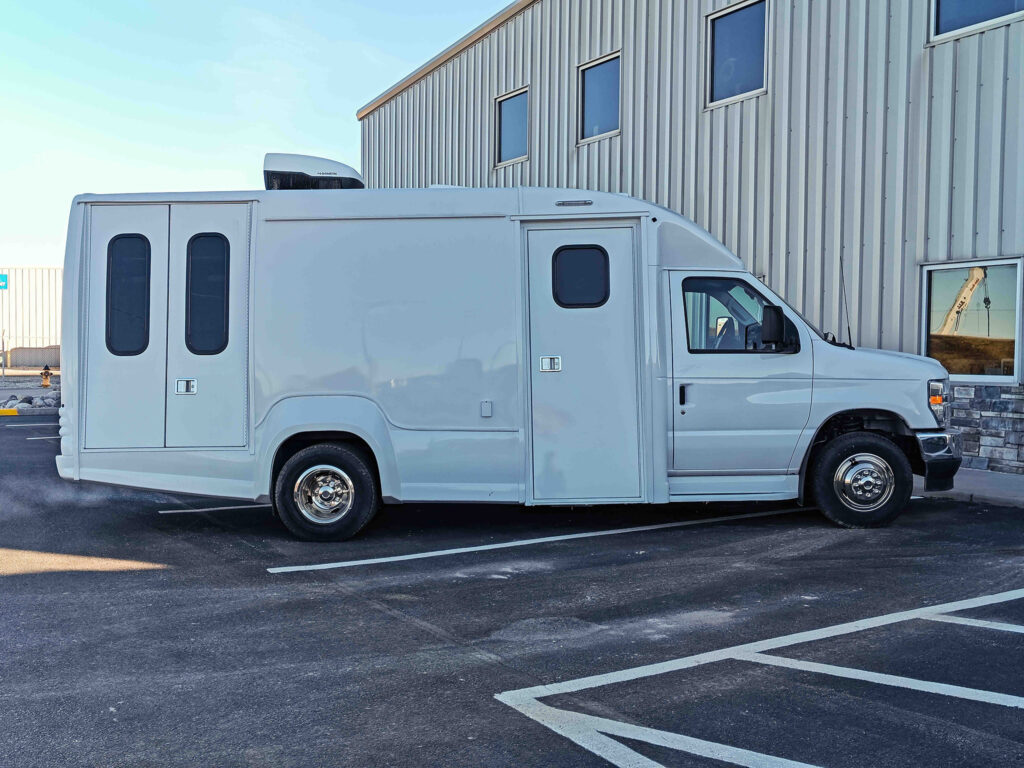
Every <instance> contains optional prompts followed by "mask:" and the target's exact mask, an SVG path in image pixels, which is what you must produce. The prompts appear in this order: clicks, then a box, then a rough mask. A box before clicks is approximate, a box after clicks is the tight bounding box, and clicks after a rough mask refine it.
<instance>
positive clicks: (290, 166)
mask: <svg viewBox="0 0 1024 768" xmlns="http://www.w3.org/2000/svg"><path fill="white" fill-rule="evenodd" d="M263 182H264V184H265V185H266V187H267V189H363V188H364V187H365V186H366V185H365V184H364V183H363V177H362V176H360V175H359V172H358V171H356V169H355V168H352V167H351V166H349V165H345V164H344V163H338V162H335V161H334V160H328V159H326V158H323V157H311V156H310V155H285V154H281V153H279V152H268V153H267V156H266V157H264V158H263Z"/></svg>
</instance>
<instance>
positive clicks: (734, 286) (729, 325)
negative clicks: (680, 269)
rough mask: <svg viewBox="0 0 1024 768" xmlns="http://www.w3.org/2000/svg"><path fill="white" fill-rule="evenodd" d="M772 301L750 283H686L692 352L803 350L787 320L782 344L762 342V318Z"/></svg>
mask: <svg viewBox="0 0 1024 768" xmlns="http://www.w3.org/2000/svg"><path fill="white" fill-rule="evenodd" d="M770 303H771V302H769V301H768V300H767V299H766V298H765V297H764V296H762V295H761V293H759V292H758V291H757V290H755V289H754V287H753V286H751V285H750V284H749V283H747V282H745V281H743V280H739V279H737V278H733V277H688V278H686V279H685V280H683V306H684V308H685V313H686V341H687V346H688V347H689V350H690V352H692V353H698V354H700V353H730V352H732V353H743V352H758V353H762V354H763V353H766V352H776V353H783V352H785V353H792V352H797V351H799V349H800V336H799V333H798V332H797V329H796V326H794V325H793V323H792V322H790V320H789V319H788V318H787V319H786V320H785V338H784V340H783V342H782V343H781V344H763V343H762V342H761V319H762V317H763V315H764V308H765V306H767V305H769V304H770Z"/></svg>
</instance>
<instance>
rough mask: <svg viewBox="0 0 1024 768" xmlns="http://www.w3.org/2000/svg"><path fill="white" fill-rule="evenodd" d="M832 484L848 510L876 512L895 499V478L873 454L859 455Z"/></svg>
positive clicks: (841, 469) (847, 462) (886, 464)
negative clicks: (893, 497) (893, 495)
mask: <svg viewBox="0 0 1024 768" xmlns="http://www.w3.org/2000/svg"><path fill="white" fill-rule="evenodd" d="M832 484H833V486H834V487H835V491H836V495H837V496H838V497H839V500H840V501H841V502H842V503H843V504H844V505H845V506H846V507H848V508H849V509H852V510H854V511H856V512H874V511H875V510H876V509H879V508H880V507H883V506H885V504H886V502H887V501H889V499H891V498H892V494H893V491H894V490H895V486H896V478H895V476H894V475H893V471H892V467H890V466H889V462H887V461H886V460H885V459H883V458H881V457H880V456H876V455H875V454H873V453H857V454H854V455H853V456H850V457H849V458H847V459H846V460H845V461H843V462H842V463H841V464H840V465H839V467H838V469H836V474H835V477H834V478H833V480H832Z"/></svg>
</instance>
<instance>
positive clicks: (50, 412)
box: [0, 408, 60, 418]
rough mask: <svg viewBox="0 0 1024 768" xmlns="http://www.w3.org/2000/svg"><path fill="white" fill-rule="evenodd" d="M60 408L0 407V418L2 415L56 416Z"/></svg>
mask: <svg viewBox="0 0 1024 768" xmlns="http://www.w3.org/2000/svg"><path fill="white" fill-rule="evenodd" d="M58 413H60V408H26V409H25V410H23V411H19V410H17V409H15V408H0V418H3V417H4V416H56V415H57V414H58Z"/></svg>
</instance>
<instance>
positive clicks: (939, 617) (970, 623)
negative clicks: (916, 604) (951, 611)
mask: <svg viewBox="0 0 1024 768" xmlns="http://www.w3.org/2000/svg"><path fill="white" fill-rule="evenodd" d="M921 618H922V619H928V621H942V622H945V623H946V624H963V625H964V626H967V627H984V628H985V629H998V630H1001V631H1003V632H1018V633H1020V634H1022V635H1024V626H1022V625H1020V624H1007V623H1005V622H1002V621H985V620H984V619H969V618H967V617H966V616H947V615H946V614H936V615H935V616H922V617H921Z"/></svg>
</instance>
